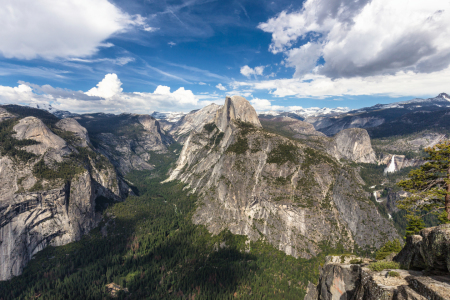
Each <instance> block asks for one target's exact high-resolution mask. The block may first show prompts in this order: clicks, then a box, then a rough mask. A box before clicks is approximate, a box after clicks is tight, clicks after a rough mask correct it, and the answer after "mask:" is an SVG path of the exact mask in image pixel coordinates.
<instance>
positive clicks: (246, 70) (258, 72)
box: [241, 65, 265, 78]
mask: <svg viewBox="0 0 450 300" xmlns="http://www.w3.org/2000/svg"><path fill="white" fill-rule="evenodd" d="M264 68H265V67H264V66H259V67H255V68H254V69H252V68H250V67H249V66H247V65H245V66H243V67H242V68H241V74H242V75H244V76H245V77H247V78H250V77H251V76H252V75H254V76H256V75H262V74H263V72H264Z"/></svg>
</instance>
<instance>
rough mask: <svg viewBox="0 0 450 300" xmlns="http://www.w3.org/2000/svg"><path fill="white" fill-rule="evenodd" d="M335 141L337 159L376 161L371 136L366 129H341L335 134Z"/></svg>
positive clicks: (363, 161)
mask: <svg viewBox="0 0 450 300" xmlns="http://www.w3.org/2000/svg"><path fill="white" fill-rule="evenodd" d="M333 142H334V148H335V149H334V150H335V151H336V153H335V154H334V155H333V156H334V157H336V158H337V159H340V158H345V159H349V160H352V161H354V162H362V163H374V162H375V161H376V156H375V152H374V151H373V149H372V143H371V142H370V136H369V134H368V133H367V130H365V129H362V128H348V129H344V130H341V131H340V132H339V133H337V134H336V135H335V136H334V138H333Z"/></svg>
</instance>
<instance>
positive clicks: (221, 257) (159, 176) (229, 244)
mask: <svg viewBox="0 0 450 300" xmlns="http://www.w3.org/2000/svg"><path fill="white" fill-rule="evenodd" d="M175 148H177V146H176V145H172V146H171V149H170V150H171V151H169V153H171V155H167V154H157V153H152V156H151V157H152V158H151V162H152V163H153V164H154V165H156V169H155V170H153V171H134V172H132V173H130V174H129V175H128V176H127V180H128V181H129V182H130V183H132V184H133V185H134V190H135V193H136V194H137V196H130V197H128V198H127V199H126V201H125V202H121V203H114V204H113V203H108V201H107V199H100V198H99V199H97V209H99V210H103V221H102V222H101V224H100V225H99V226H98V227H97V228H96V229H94V230H92V231H91V232H90V233H89V234H88V235H86V236H84V237H83V238H82V240H81V241H79V242H73V243H70V244H68V245H65V246H61V247H47V248H45V249H44V250H42V251H41V252H38V253H37V254H36V255H35V257H34V258H33V259H32V260H31V262H30V263H29V265H28V266H27V267H26V268H25V269H24V272H23V274H22V275H21V276H18V277H15V278H13V279H12V280H10V281H4V282H0V299H2V300H6V299H37V298H39V299H109V298H115V299H117V298H119V299H180V298H184V299H231V298H236V299H301V298H303V297H304V295H305V293H306V286H307V284H308V281H311V282H314V283H315V282H316V281H317V279H318V272H319V265H320V264H321V263H323V262H324V259H325V256H326V254H328V253H331V252H333V253H343V249H342V248H341V249H330V248H329V247H328V246H327V245H322V248H323V250H324V251H323V252H322V253H321V254H320V255H319V256H317V257H315V258H313V259H310V260H307V259H302V258H299V259H295V258H294V257H292V256H288V255H286V254H285V253H283V252H281V251H279V250H277V249H275V248H274V247H273V246H271V245H269V244H268V243H266V242H265V241H264V240H259V241H257V242H250V241H248V240H247V238H246V237H245V236H238V235H233V234H231V233H230V232H228V231H224V232H222V233H221V234H219V235H216V236H212V235H211V234H210V233H208V231H207V230H206V228H205V227H203V226H199V225H194V224H193V223H192V221H191V217H192V214H193V212H194V210H195V207H196V200H197V196H196V195H195V194H194V193H190V191H189V190H187V189H184V188H185V186H184V185H183V184H181V183H179V182H170V183H165V184H162V183H161V181H162V180H164V179H165V174H166V173H167V171H168V169H169V167H170V165H171V163H173V162H174V161H175V159H176V156H175V155H174V154H173V150H174V149H175ZM178 148H179V147H178ZM108 204H109V205H108ZM105 208H106V209H105ZM338 248H339V247H338ZM112 283H114V284H113V285H111V284H112Z"/></svg>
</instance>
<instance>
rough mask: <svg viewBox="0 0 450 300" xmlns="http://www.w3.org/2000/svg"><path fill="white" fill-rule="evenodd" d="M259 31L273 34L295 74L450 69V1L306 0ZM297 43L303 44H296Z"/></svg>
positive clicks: (274, 45)
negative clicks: (298, 9) (314, 70)
mask: <svg viewBox="0 0 450 300" xmlns="http://www.w3.org/2000/svg"><path fill="white" fill-rule="evenodd" d="M258 28H260V29H262V30H263V31H265V32H268V33H271V34H272V43H271V45H270V47H269V50H270V51H272V52H273V53H279V52H283V53H285V55H286V63H287V65H288V66H291V67H295V69H296V76H302V75H304V74H306V73H307V72H309V71H311V70H313V69H314V67H315V64H316V62H317V60H318V59H319V58H320V57H323V60H324V61H325V63H324V65H323V66H322V67H320V68H318V69H317V70H316V71H317V72H318V73H319V74H322V75H325V76H327V77H330V78H343V77H345V78H349V77H366V76H375V75H386V74H389V75H393V74H396V73H397V72H400V71H403V72H409V71H413V72H415V73H431V72H437V71H441V70H444V69H446V68H447V67H448V66H449V65H450V2H448V1H442V0H429V1H418V0H414V1H411V0H395V1H392V0H360V1H353V0H307V1H306V2H305V4H304V5H303V8H302V9H301V10H300V11H295V12H290V13H288V12H286V11H283V12H281V13H280V14H279V15H277V16H276V17H274V18H271V19H269V20H268V21H267V22H264V23H261V24H259V26H258ZM299 40H306V41H307V44H306V45H302V46H299V47H298V46H296V43H297V42H298V41H299Z"/></svg>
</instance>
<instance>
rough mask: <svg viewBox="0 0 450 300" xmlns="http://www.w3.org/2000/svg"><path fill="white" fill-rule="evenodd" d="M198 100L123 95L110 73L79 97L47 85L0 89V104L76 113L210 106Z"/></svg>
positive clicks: (159, 92)
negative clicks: (42, 105) (37, 106)
mask: <svg viewBox="0 0 450 300" xmlns="http://www.w3.org/2000/svg"><path fill="white" fill-rule="evenodd" d="M202 98H203V100H202V101H199V98H198V97H197V96H196V95H194V93H192V91H190V90H186V89H185V88H184V87H180V88H178V89H177V90H175V91H174V92H171V88H170V87H168V86H163V85H160V86H158V87H157V88H156V89H155V91H154V92H153V93H143V92H132V93H126V92H123V89H122V82H121V81H120V79H119V78H118V76H117V75H116V74H114V73H111V74H107V75H106V76H105V77H104V78H103V80H101V81H100V82H99V83H98V84H97V86H96V87H93V88H91V89H90V90H89V91H87V92H85V93H83V92H82V91H71V90H67V89H61V88H53V87H51V86H49V85H43V86H39V85H35V84H31V83H26V82H20V84H19V85H18V86H17V87H9V86H0V103H9V104H22V105H23V104H44V103H46V104H51V105H52V106H53V107H54V108H56V109H60V110H68V111H71V112H77V113H87V112H107V113H122V112H127V113H140V114H145V113H151V112H153V111H180V110H184V111H190V110H192V109H198V108H201V107H203V106H205V105H206V104H209V103H210V102H211V99H209V98H211V97H202Z"/></svg>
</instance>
